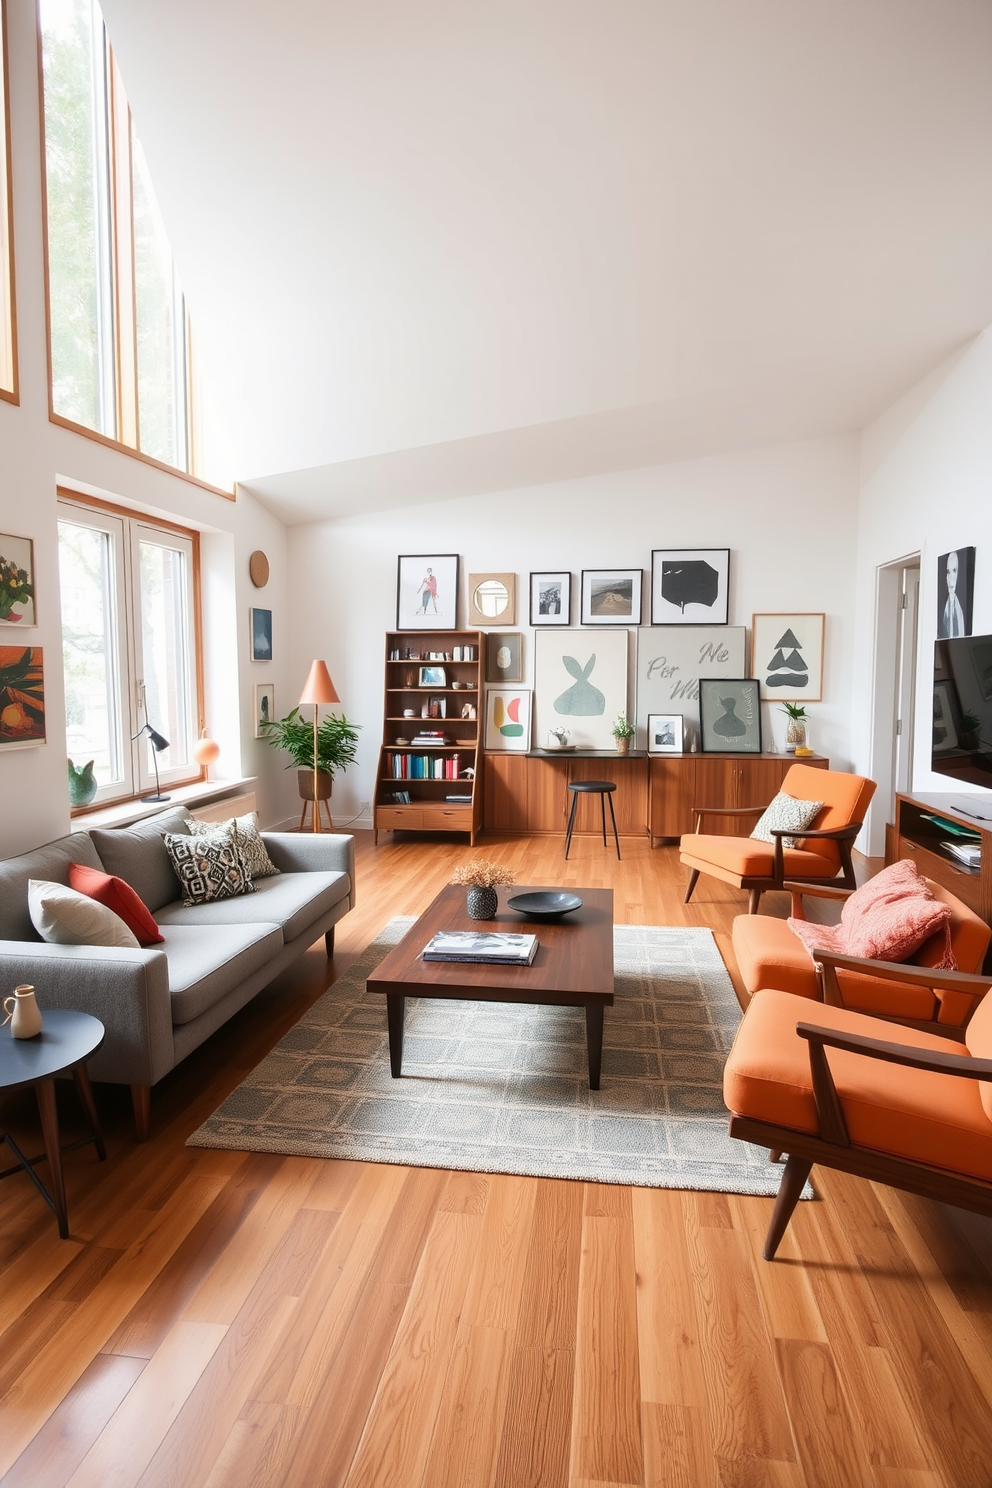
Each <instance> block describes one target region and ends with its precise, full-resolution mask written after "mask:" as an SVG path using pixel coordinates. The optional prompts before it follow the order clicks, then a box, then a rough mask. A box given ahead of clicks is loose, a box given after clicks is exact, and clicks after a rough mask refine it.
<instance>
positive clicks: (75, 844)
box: [0, 832, 175, 943]
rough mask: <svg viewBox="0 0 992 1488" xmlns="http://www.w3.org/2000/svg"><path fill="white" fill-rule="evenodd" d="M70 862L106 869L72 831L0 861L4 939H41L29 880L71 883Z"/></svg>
mask: <svg viewBox="0 0 992 1488" xmlns="http://www.w3.org/2000/svg"><path fill="white" fill-rule="evenodd" d="M70 863H85V864H86V866H87V867H88V868H99V869H102V868H103V864H102V863H101V862H100V859H99V857H98V856H97V851H96V848H95V847H94V846H93V843H92V842H91V841H90V839H89V835H88V834H87V833H86V832H70V833H69V835H68V837H59V838H58V839H57V840H56V841H55V842H48V843H46V844H45V846H44V847H36V848H34V849H33V850H32V851H31V852H26V853H21V854H20V856H19V857H16V858H5V859H3V860H2V861H0V940H33V941H35V942H36V943H37V942H38V941H40V940H41V936H40V935H39V934H38V932H37V930H36V929H35V928H34V926H33V925H32V923H31V916H30V915H29V914H28V880H29V879H32V878H44V879H47V880H48V881H49V882H50V883H61V884H67V883H68V882H69V865H70ZM174 892H175V890H173V893H174Z"/></svg>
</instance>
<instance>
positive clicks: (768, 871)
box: [680, 772, 840, 883]
mask: <svg viewBox="0 0 992 1488" xmlns="http://www.w3.org/2000/svg"><path fill="white" fill-rule="evenodd" d="M821 773H822V772H821ZM680 850H681V854H682V861H683V863H687V864H688V866H689V867H690V868H698V869H699V870H700V872H701V873H713V874H715V875H716V877H717V878H726V881H727V882H728V883H736V882H737V880H738V879H741V878H771V876H772V870H773V865H774V860H775V849H774V848H773V847H770V846H769V844H768V843H767V842H755V841H754V839H753V838H752V837H715V836H714V837H711V836H708V835H707V834H706V833H705V832H686V834H685V835H684V836H683V838H682V840H681V849H680ZM782 857H783V860H784V863H785V876H786V878H789V877H790V876H791V877H798V878H833V877H834V876H835V875H836V873H837V871H838V869H839V867H840V861H839V859H838V860H837V861H836V862H835V861H832V860H831V859H829V858H825V857H824V856H823V854H822V853H813V852H805V851H804V850H803V849H802V848H798V847H787V848H786V849H785V851H784V853H783V854H782Z"/></svg>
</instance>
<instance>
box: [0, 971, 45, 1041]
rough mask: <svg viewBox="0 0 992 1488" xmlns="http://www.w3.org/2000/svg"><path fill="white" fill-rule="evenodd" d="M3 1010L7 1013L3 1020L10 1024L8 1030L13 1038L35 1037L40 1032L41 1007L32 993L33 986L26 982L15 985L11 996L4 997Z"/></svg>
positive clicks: (0, 1025)
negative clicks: (18, 985)
mask: <svg viewBox="0 0 992 1488" xmlns="http://www.w3.org/2000/svg"><path fill="white" fill-rule="evenodd" d="M3 1010H4V1012H5V1013H6V1014H7V1016H6V1018H4V1020H3V1022H4V1024H6V1023H9V1024H10V1032H11V1035H12V1036H13V1037H14V1038H16V1039H29V1038H35V1037H37V1035H38V1034H39V1033H40V1032H41V1008H40V1007H39V1006H38V1001H37V998H36V997H35V995H34V988H33V987H32V986H29V985H28V984H27V983H25V984H24V985H22V986H20V987H15V988H14V995H13V996H12V997H5V998H4V1000H3ZM2 1026H3V1024H0V1027H2Z"/></svg>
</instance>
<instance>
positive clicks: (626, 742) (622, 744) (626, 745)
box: [616, 734, 630, 754]
mask: <svg viewBox="0 0 992 1488" xmlns="http://www.w3.org/2000/svg"><path fill="white" fill-rule="evenodd" d="M616 745H617V754H629V753H630V735H629V734H626V735H625V736H624V737H623V738H622V739H617V741H616Z"/></svg>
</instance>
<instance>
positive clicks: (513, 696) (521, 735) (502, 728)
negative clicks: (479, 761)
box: [485, 687, 530, 754]
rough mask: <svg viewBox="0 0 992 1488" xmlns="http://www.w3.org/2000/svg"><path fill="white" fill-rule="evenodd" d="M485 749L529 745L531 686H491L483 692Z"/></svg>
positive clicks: (522, 749) (520, 748) (519, 749)
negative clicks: (484, 700)
mask: <svg viewBox="0 0 992 1488" xmlns="http://www.w3.org/2000/svg"><path fill="white" fill-rule="evenodd" d="M485 743H486V748H487V749H489V750H501V751H506V750H515V751H516V752H517V753H520V754H523V753H524V752H525V751H526V750H528V749H529V748H530V688H529V687H490V688H489V691H488V692H487V693H486V735H485Z"/></svg>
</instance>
